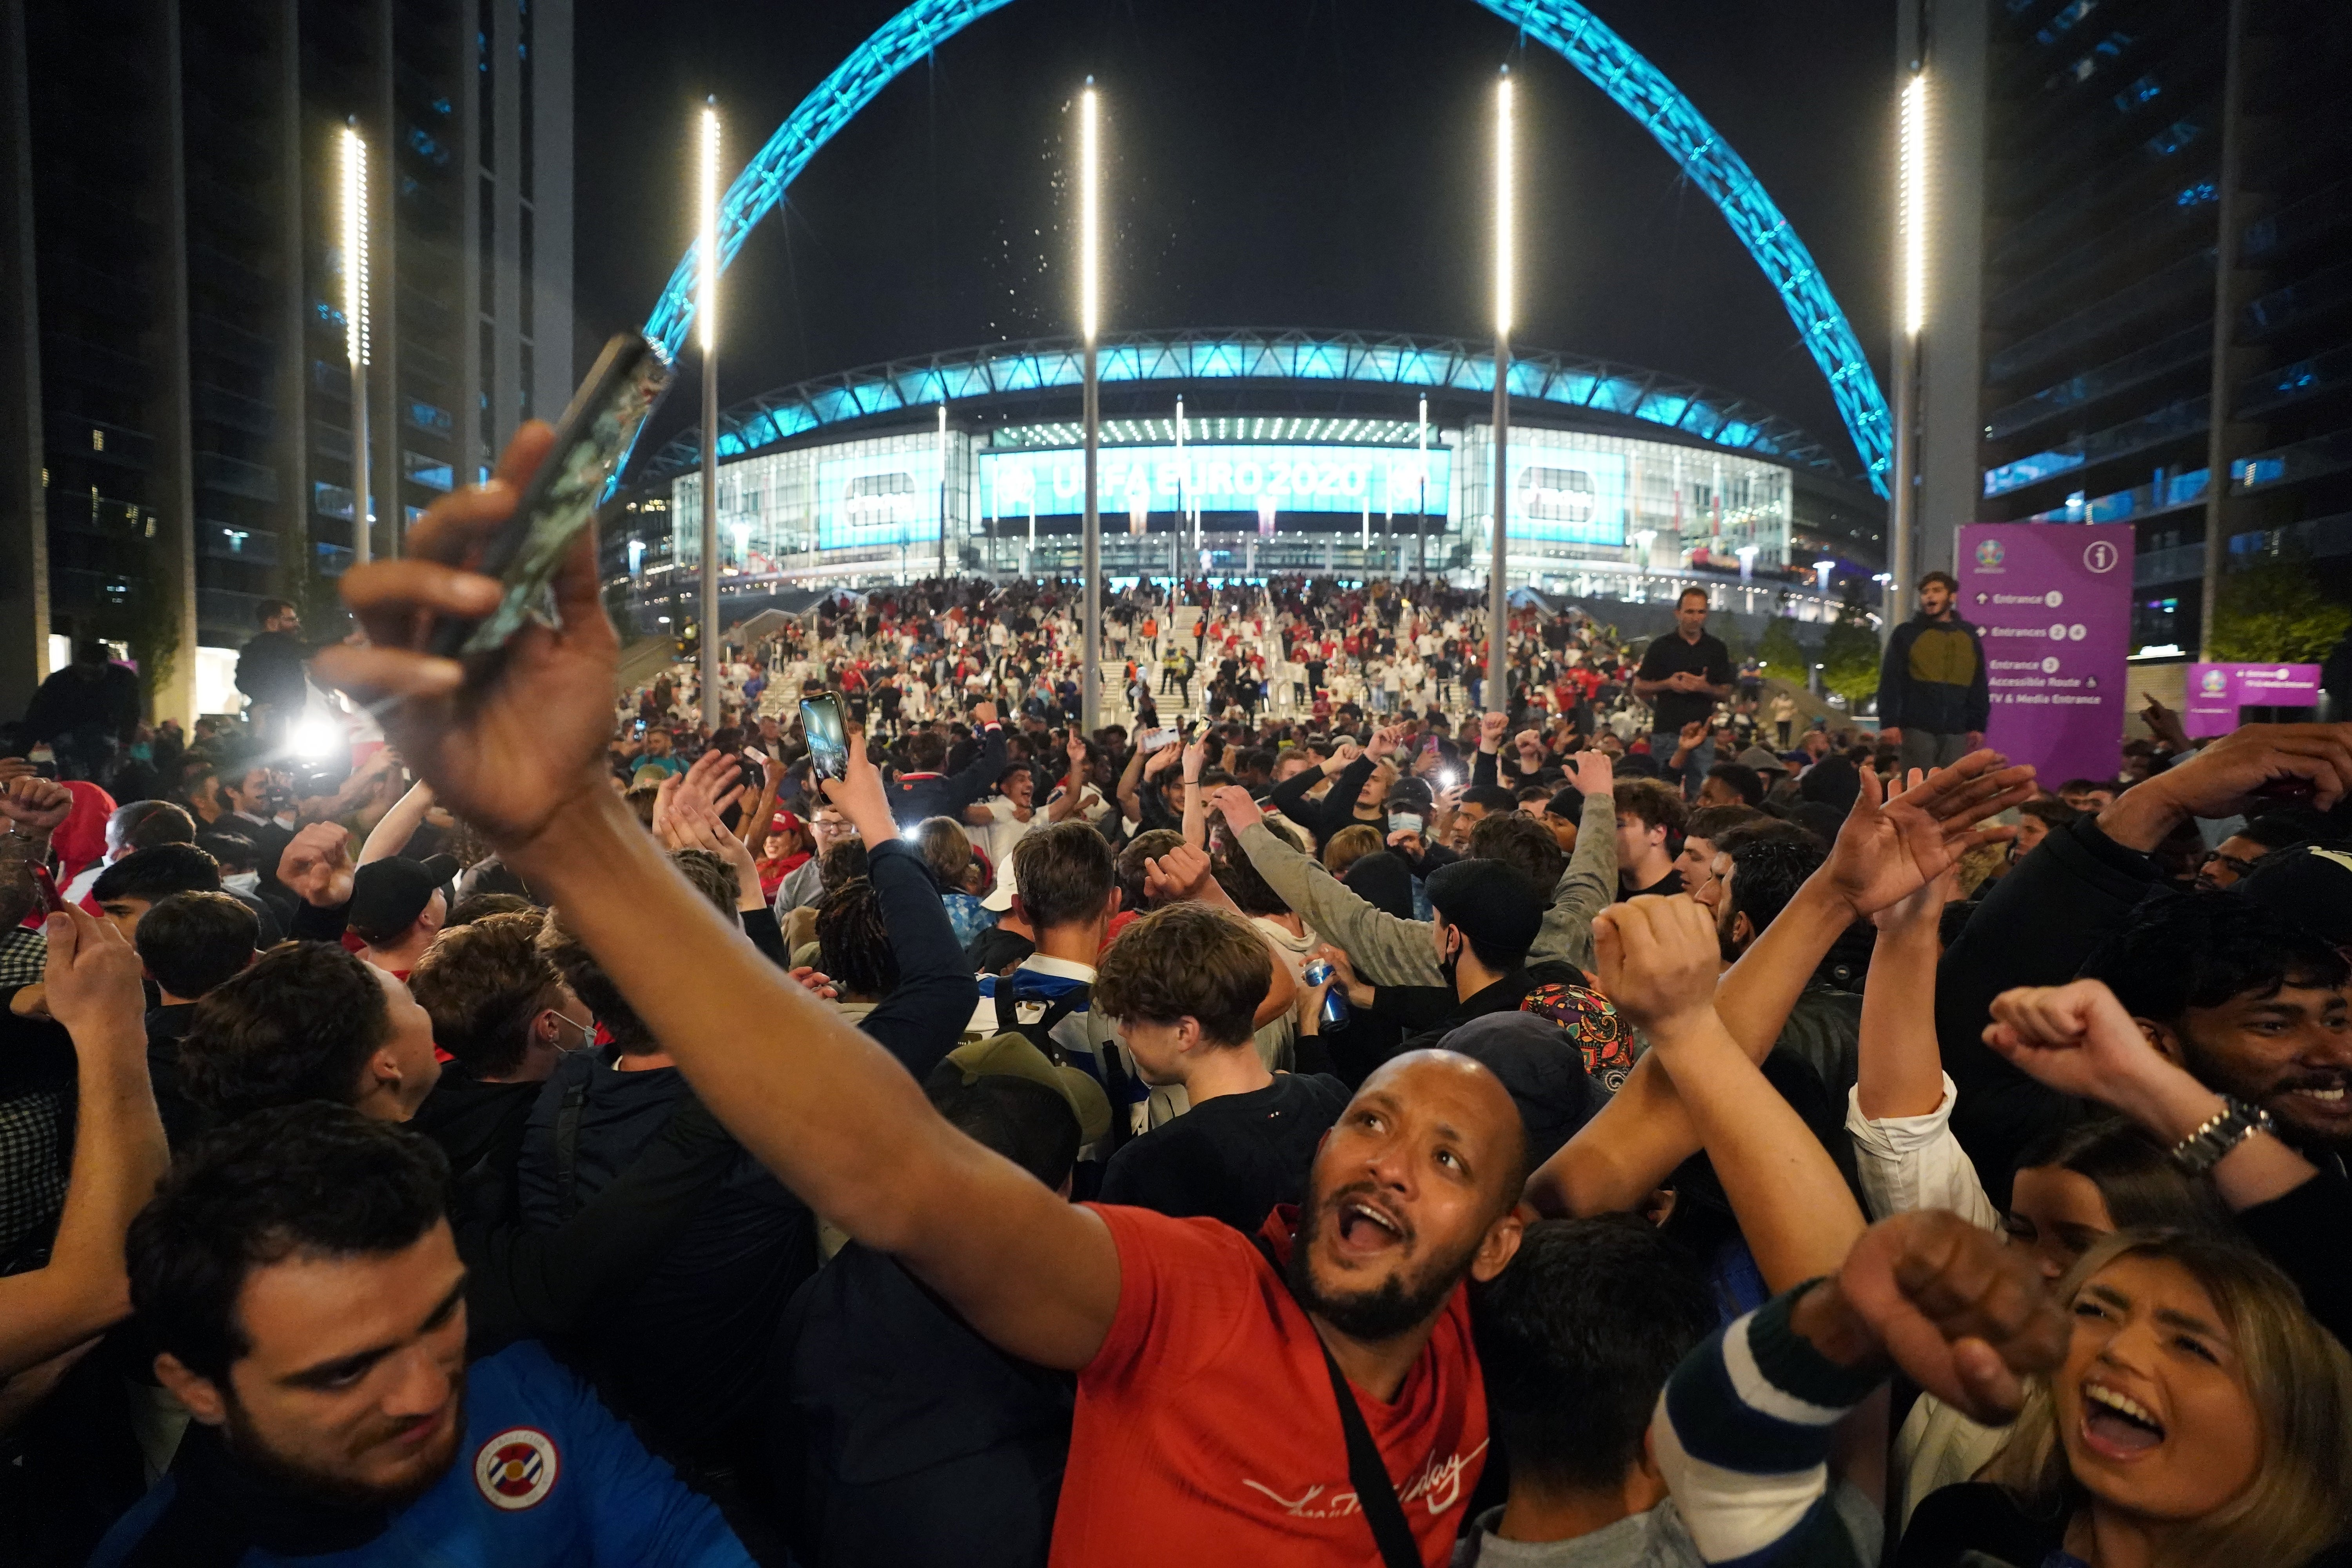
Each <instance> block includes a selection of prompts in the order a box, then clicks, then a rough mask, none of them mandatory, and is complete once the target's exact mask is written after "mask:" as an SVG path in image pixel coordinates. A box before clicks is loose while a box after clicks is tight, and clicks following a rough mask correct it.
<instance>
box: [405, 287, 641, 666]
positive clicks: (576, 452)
mask: <svg viewBox="0 0 2352 1568" xmlns="http://www.w3.org/2000/svg"><path fill="white" fill-rule="evenodd" d="M671 375H672V371H671V366H670V359H669V354H668V353H667V351H665V350H664V349H663V348H662V346H661V345H660V344H659V343H657V342H654V341H653V340H652V339H651V338H648V337H646V336H644V335H643V334H641V333H637V332H622V333H620V334H618V335H616V336H615V337H614V338H613V340H612V341H611V342H607V343H606V344H605V345H604V353H602V354H600V355H598V356H597V359H596V363H595V366H594V368H593V369H592V370H590V371H589V373H588V379H587V380H585V381H583V382H582V383H581V384H580V390H579V391H578V392H576V393H574V394H573V395H572V405H571V406H570V407H569V408H566V409H565V410H564V411H563V417H562V420H561V421H559V422H558V423H557V425H556V427H555V447H554V449H553V450H551V451H550V452H549V453H548V455H547V459H546V460H545V461H544V462H542V463H541V464H540V466H539V471H538V472H537V473H536V474H534V475H532V476H531V480H530V486H529V488H527V489H525V490H524V491H523V494H522V499H521V500H520V501H519V502H518V503H517V504H516V506H515V510H514V515H513V516H512V517H511V518H509V519H508V520H507V521H506V522H504V523H503V524H501V525H500V526H499V531H498V532H497V533H496V534H494V535H492V536H491V538H490V540H489V542H488V543H487V544H486V545H484V546H483V548H482V552H481V557H480V559H479V560H478V561H477V562H475V563H474V568H475V570H477V571H479V572H483V573H486V574H488V575H490V576H493V577H497V578H499V579H500V580H501V581H503V582H504V583H505V584H506V593H505V595H504V596H502V597H501V598H500V599H499V607H498V608H497V609H495V610H492V611H491V612H490V613H489V614H488V616H484V617H482V619H480V620H479V621H472V622H468V621H466V620H462V619H456V618H452V617H447V616H445V617H443V618H442V620H441V621H440V622H439V623H438V624H437V625H436V626H435V627H434V628H433V639H432V647H433V651H434V652H435V653H436V654H440V655H442V656H443V657H445V658H446V657H450V656H456V655H466V654H485V653H491V652H495V651H496V650H497V649H499V648H500V647H504V646H505V645H506V641H507V639H508V638H509V637H513V636H514V635H515V633H517V632H519V631H520V630H521V629H522V628H523V626H524V625H525V624H526V623H527V622H529V621H530V619H531V617H532V616H540V617H541V618H542V619H545V620H549V621H552V620H553V619H554V618H555V616H554V615H553V613H552V611H553V606H552V604H551V600H550V597H549V593H548V584H549V583H550V582H551V581H552V580H553V579H554V576H555V569H556V568H557V566H559V565H560V564H562V561H563V557H564V554H565V552H568V551H569V550H570V549H571V548H572V542H573V541H575V540H577V539H578V538H579V537H580V532H581V531H582V530H583V529H584V528H586V527H587V526H588V525H589V523H590V522H592V521H594V519H595V516H596V506H597V503H598V502H599V501H601V500H603V499H604V489H605V487H606V485H607V484H608V483H609V482H610V480H611V479H612V478H613V470H614V468H615V467H616V466H617V465H618V464H619V463H620V460H621V458H622V457H623V456H624V455H625V453H626V452H627V451H628V449H629V444H630V442H631V441H633V440H634V439H635V437H636V433H637V426H640V425H642V424H644V423H645V420H646V416H647V415H648V414H651V413H652V412H653V410H654V405H656V404H657V403H659V402H660V401H661V398H662V394H663V393H665V392H667V391H668V390H669V384H670V379H671Z"/></svg>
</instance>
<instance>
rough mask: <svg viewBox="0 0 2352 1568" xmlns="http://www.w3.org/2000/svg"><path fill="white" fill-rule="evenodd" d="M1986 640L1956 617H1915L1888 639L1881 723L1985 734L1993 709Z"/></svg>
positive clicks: (1940, 732)
mask: <svg viewBox="0 0 2352 1568" xmlns="http://www.w3.org/2000/svg"><path fill="white" fill-rule="evenodd" d="M1986 680H1987V676H1986V671H1985V655H1984V642H1983V640H1982V639H1981V638H1979V637H1978V636H1977V629H1976V627H1974V626H1970V625H1969V623H1968V622H1966V621H1964V620H1962V619H1960V617H1959V616H1957V615H1955V616H1952V618H1951V619H1950V620H1948V621H1936V620H1929V619H1928V618H1927V614H1926V613H1925V612H1924V611H1923V612H1922V613H1920V614H1918V615H1916V616H1912V617H1911V618H1910V619H1909V620H1907V621H1906V622H1904V623H1903V624H1902V625H1901V626H1897V627H1895V635H1894V636H1893V637H1888V638H1887V639H1886V657H1885V660H1884V661H1883V662H1882V663H1881V664H1880V666H1879V669H1878V721H1879V722H1880V723H1881V724H1885V725H1891V726H1893V727H1895V728H1898V729H1904V730H1924V731H1927V732H1928V733H1929V734H1933V735H1965V734H1967V733H1968V732H1969V731H1971V730H1974V731H1979V732H1981V731H1983V730H1984V728H1985V725H1986V722H1987V721H1988V720H1989V719H1990V715H1991V712H1992V706H1991V697H1990V688H1989V687H1988V686H1987V684H1986Z"/></svg>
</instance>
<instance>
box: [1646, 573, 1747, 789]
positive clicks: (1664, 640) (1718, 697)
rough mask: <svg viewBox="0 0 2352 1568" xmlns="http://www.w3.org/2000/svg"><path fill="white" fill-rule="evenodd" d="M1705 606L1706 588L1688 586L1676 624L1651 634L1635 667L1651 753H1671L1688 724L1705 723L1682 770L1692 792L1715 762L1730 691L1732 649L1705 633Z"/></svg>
mask: <svg viewBox="0 0 2352 1568" xmlns="http://www.w3.org/2000/svg"><path fill="white" fill-rule="evenodd" d="M1706 611H1707V603H1706V589H1704V588H1685V589H1684V590H1683V592H1682V596H1681V597H1680V598H1678V599H1676V600H1675V629H1674V630H1672V631H1670V632H1667V633H1665V634H1664V636H1662V637H1653V638H1651V639H1650V646H1649V648H1648V649H1647V651H1645V652H1644V653H1643V655H1642V668H1640V669H1638V670H1636V671H1634V673H1633V695H1634V696H1636V697H1638V698H1640V699H1641V700H1643V701H1644V702H1647V703H1648V704H1649V705H1650V729H1651V735H1650V754H1651V755H1652V756H1654V757H1669V756H1672V755H1673V754H1674V751H1675V742H1676V741H1677V739H1678V738H1679V737H1680V736H1681V734H1682V729H1683V726H1684V725H1685V724H1688V723H1692V722H1695V721H1696V722H1705V723H1706V724H1707V730H1708V735H1707V738H1706V740H1704V741H1702V742H1699V745H1698V749H1697V750H1696V751H1695V752H1692V753H1691V754H1690V758H1689V766H1688V770H1687V771H1686V772H1685V773H1684V774H1683V777H1684V778H1685V780H1687V781H1690V782H1689V783H1688V784H1687V785H1686V789H1685V793H1686V794H1688V795H1697V794H1698V785H1699V784H1701V783H1704V782H1705V781H1706V771H1707V769H1709V768H1711V767H1713V766H1715V737H1714V732H1713V731H1714V728H1715V727H1714V724H1713V723H1712V722H1711V721H1713V719H1714V718H1715V705H1716V704H1717V703H1718V702H1720V701H1722V700H1724V699H1725V698H1727V697H1728V696H1730V695H1731V650H1730V649H1729V648H1727V647H1724V646H1723V639H1722V638H1720V637H1709V636H1707V632H1706Z"/></svg>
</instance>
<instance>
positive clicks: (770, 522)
mask: <svg viewBox="0 0 2352 1568" xmlns="http://www.w3.org/2000/svg"><path fill="white" fill-rule="evenodd" d="M1098 374H1099V378H1100V385H1101V389H1102V391H1101V401H1102V426H1101V435H1100V446H1099V457H1098V469H1097V474H1098V479H1097V494H1098V496H1099V498H1100V499H1099V516H1100V519H1101V530H1102V536H1103V537H1102V559H1103V571H1104V574H1105V575H1106V577H1107V578H1108V579H1109V580H1110V581H1112V582H1113V583H1117V582H1119V581H1122V580H1132V579H1135V578H1138V577H1144V576H1151V577H1166V576H1169V575H1171V574H1174V573H1178V572H1181V573H1182V574H1186V575H1191V576H1203V577H1208V578H1211V579H1213V580H1222V579H1229V578H1261V577H1265V576H1266V575H1269V574H1277V573H1298V572H1309V573H1314V574H1318V575H1327V576H1336V577H1339V578H1340V579H1342V580H1348V581H1357V580H1363V579H1367V578H1372V577H1380V576H1390V575H1397V576H1412V575H1418V574H1423V573H1427V574H1431V575H1443V576H1445V577H1447V578H1449V579H1451V580H1453V581H1454V582H1456V583H1459V584H1464V585H1470V584H1484V583H1485V582H1486V580H1487V571H1488V557H1489V555H1490V553H1491V548H1490V544H1489V541H1490V539H1491V528H1492V518H1493V504H1494V503H1493V495H1492V491H1493V488H1494V467H1495V464H1494V449H1493V444H1492V443H1493V426H1492V423H1491V419H1492V408H1493V390H1494V375H1495V370H1494V360H1493V356H1492V353H1491V351H1490V350H1487V349H1486V347H1485V346H1484V345H1472V344H1468V343H1465V342H1457V341H1450V340H1444V339H1431V338H1417V337H1405V336H1381V337H1376V336H1370V335H1365V334H1358V333H1336V332H1313V331H1246V330H1244V331H1234V330H1228V331H1193V332H1183V333H1173V334H1133V335H1129V336H1124V337H1116V338H1106V339H1105V340H1104V342H1103V343H1102V345H1101V348H1100V350H1099V371H1098ZM1509 384H1510V392H1511V403H1510V417H1511V426H1510V431H1509V436H1508V439H1507V445H1506V463H1507V473H1508V482H1507V489H1508V493H1509V508H1510V510H1509V517H1508V524H1509V538H1510V544H1509V560H1508V563H1507V578H1508V580H1509V581H1510V583H1511V584H1513V585H1514V586H1515V587H1517V586H1525V587H1528V588H1532V589H1536V590H1538V591H1539V592H1548V593H1553V594H1559V595H1563V596H1570V597H1577V598H1588V597H1597V598H1609V599H1620V600H1625V601H1629V602H1634V603H1642V602H1646V601H1651V600H1654V599H1657V598H1660V597H1666V596H1671V595H1673V594H1674V593H1675V592H1676V591H1678V590H1679V589H1680V588H1681V587H1682V586H1684V585H1685V584H1691V583H1697V584H1702V585H1705V586H1707V587H1709V588H1711V589H1720V590H1721V591H1720V592H1718V593H1717V595H1716V598H1717V604H1718V605H1720V606H1721V607H1722V608H1725V609H1727V610H1734V611H1746V612H1749V613H1762V614H1770V613H1773V612H1774V611H1775V610H1779V611H1780V612H1783V613H1788V614H1791V615H1794V616H1797V617H1798V618H1799V619H1801V620H1816V619H1823V618H1827V616H1828V615H1829V614H1831V613H1832V609H1833V606H1834V605H1835V604H1836V603H1837V601H1838V600H1839V599H1840V598H1842V597H1843V595H1844V593H1845V591H1846V589H1847V586H1848V584H1850V583H1851V581H1852V580H1853V579H1854V578H1856V577H1862V578H1868V577H1872V576H1874V575H1875V574H1877V573H1878V572H1879V571H1880V568H1881V564H1882V551H1883V546H1882V544H1881V540H1882V538H1883V533H1884V528H1885V503H1884V502H1883V501H1882V500H1879V499H1878V498H1877V497H1876V496H1874V495H1873V494H1872V493H1871V491H1870V490H1869V489H1868V488H1867V487H1866V486H1865V485H1864V484H1862V483H1861V482H1859V481H1858V480H1856V479H1853V478H1852V477H1850V476H1849V475H1848V474H1847V473H1846V472H1845V471H1844V470H1843V468H1840V466H1839V465H1838V463H1837V461H1836V459H1835V458H1832V456H1831V454H1830V451H1829V448H1828V447H1826V446H1825V445H1824V444H1823V443H1822V442H1820V441H1818V440H1816V439H1814V438H1813V437H1811V436H1810V435H1809V434H1807V433H1806V432H1805V431H1804V430H1802V429H1801V428H1799V427H1797V426H1794V425H1792V424H1790V422H1788V421H1787V420H1784V419H1781V418H1780V417H1779V416H1775V415H1774V414H1772V413H1771V412H1770V411H1769V410H1768V409H1764V408H1761V407H1759V406H1757V405H1754V404H1752V403H1750V402H1748V401H1746V400H1743V399H1740V398H1738V397H1735V396H1732V395H1727V394H1724V393H1721V392H1717V391H1715V390H1713V389H1710V388H1706V387H1703V386H1698V385H1695V384H1690V383H1688V382H1684V381H1679V380H1676V379H1674V378H1672V377H1668V376H1665V375H1662V374H1657V373H1654V372H1651V371H1646V370H1642V369H1637V368H1635V367H1633V366H1629V365H1625V364H1622V363H1604V362H1601V361H1597V360H1589V359H1579V358H1575V357H1573V356H1570V355H1565V354H1555V353H1542V352H1534V351H1520V352H1517V353H1515V354H1514V357H1513V359H1512V362H1511V367H1510V383H1509ZM1081 385H1082V367H1081V363H1080V357H1079V351H1078V348H1077V345H1076V343H1075V342H1072V341H1070V340H1046V341H1041V342H1028V343H1017V344H1008V343H1000V344H995V345H991V346H988V347H984V348H979V349H971V350H966V351H961V352H956V353H939V354H935V355H932V356H929V357H928V358H924V359H918V360H904V361H898V362H893V363H887V364H880V365H874V366H869V367H866V368H864V369H860V370H855V371H850V372H846V373H843V374H836V375H833V376H829V377H824V378H822V379H819V380H814V381H810V382H804V383H801V384H797V385H793V386H789V387H784V388H782V389H779V390H777V391H775V392H772V393H770V394H767V395H763V396H761V397H758V398H754V399H752V400H751V401H749V402H747V403H743V404H740V405H736V406H734V407H732V408H729V409H726V410H723V411H722V413H721V415H720V417H719V425H718V428H719V438H718V441H717V448H718V454H719V481H718V507H717V514H718V523H719V550H720V561H721V563H722V565H721V574H722V575H721V594H722V613H723V616H724V620H725V621H727V622H734V621H736V620H739V619H741V618H744V617H745V616H749V615H750V614H751V613H753V612H754V611H756V610H758V609H761V608H764V607H768V606H769V605H780V606H782V607H785V608H794V607H798V605H799V604H802V603H805V602H806V600H807V598H808V596H809V595H812V594H814V593H816V592H822V591H827V590H831V589H835V588H851V589H856V588H860V587H865V586H869V585H873V584H881V583H887V582H892V581H905V580H908V579H909V578H916V577H924V576H929V575H932V574H936V573H938V572H939V571H940V570H941V568H942V565H943V564H944V566H945V568H946V569H947V570H949V571H951V572H961V573H985V574H999V575H1004V576H1013V575H1019V576H1024V577H1025V576H1048V575H1053V574H1076V571H1077V570H1078V564H1079V557H1080V551H1081V543H1080V535H1081V531H1082V529H1083V526H1084V515H1085V471H1084V451H1083V441H1084V437H1083V431H1082V428H1081V426H1080V425H1079V422H1078V421H1079V418H1080V399H1081ZM700 456H701V434H700V432H699V430H688V431H686V432H684V433H683V434H681V435H679V436H678V437H677V438H676V439H675V440H673V441H672V442H670V443H669V444H668V445H667V446H666V447H662V448H661V449H659V450H658V451H656V452H654V453H651V454H648V455H647V456H646V458H643V459H641V461H640V463H639V465H638V467H637V468H636V470H635V472H634V473H633V474H632V476H631V482H630V485H629V488H628V489H627V491H626V492H625V495H624V497H622V498H621V499H620V500H618V502H617V503H616V506H615V508H614V515H613V517H612V521H613V522H614V523H615V524H616V525H617V526H614V527H611V528H608V530H607V531H606V535H605V537H606V539H607V554H606V562H605V565H606V569H607V573H608V581H609V582H611V583H612V584H613V585H614V587H615V588H616V589H618V590H621V596H623V597H625V599H626V600H627V601H629V602H631V603H632V604H633V606H634V607H635V609H637V610H638V611H639V612H641V615H642V620H641V624H644V625H646V628H647V629H648V630H650V629H651V623H653V622H655V621H661V622H664V623H666V624H668V625H671V626H678V627H683V626H685V625H687V624H688V621H690V620H691V619H692V618H693V610H692V605H691V600H692V595H693V587H692V584H691V582H690V579H691V578H692V577H693V576H694V574H695V568H696V563H698V561H699V558H700V557H699V552H700V540H701V531H702V526H703V517H704V505H703V496H702V480H701V475H700V473H699V471H698V465H699V462H700ZM1875 597H1876V595H1875V593H1873V594H1872V595H1871V598H1872V599H1873V600H1875Z"/></svg>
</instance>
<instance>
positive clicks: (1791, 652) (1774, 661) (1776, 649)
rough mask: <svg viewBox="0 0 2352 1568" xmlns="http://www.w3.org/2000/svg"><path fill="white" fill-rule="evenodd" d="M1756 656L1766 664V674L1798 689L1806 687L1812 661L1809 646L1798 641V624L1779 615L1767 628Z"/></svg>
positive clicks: (1758, 644) (1758, 645)
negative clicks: (1806, 671) (1808, 666)
mask: <svg viewBox="0 0 2352 1568" xmlns="http://www.w3.org/2000/svg"><path fill="white" fill-rule="evenodd" d="M1756 657H1757V658H1759V659H1761V660H1762V661H1763V664H1764V673H1765V674H1766V675H1769V676H1771V677H1772V678H1774V679H1778V680H1785V681H1787V682H1788V683H1789V684H1790V685H1791V686H1795V687H1800V688H1801V687H1803V686H1804V685H1805V684H1806V681H1805V667H1806V666H1807V665H1808V664H1810V663H1811V662H1812V661H1811V659H1810V658H1807V657H1806V654H1805V645H1804V644H1802V643H1801V642H1799V641H1798V640H1797V623H1796V622H1795V621H1793V620H1790V618H1789V617H1788V616H1773V617H1772V619H1771V620H1770V621H1769V623H1768V624H1767V625H1766V626H1765V627H1764V636H1763V637H1762V638H1760V639H1759V641H1758V642H1757V645H1756Z"/></svg>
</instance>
